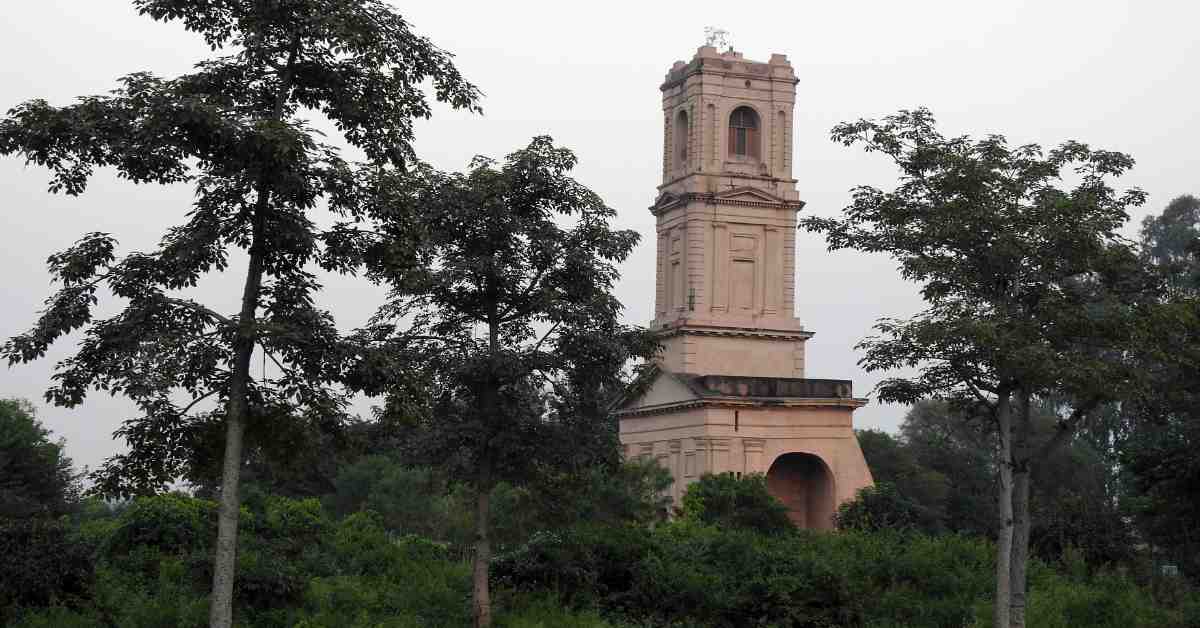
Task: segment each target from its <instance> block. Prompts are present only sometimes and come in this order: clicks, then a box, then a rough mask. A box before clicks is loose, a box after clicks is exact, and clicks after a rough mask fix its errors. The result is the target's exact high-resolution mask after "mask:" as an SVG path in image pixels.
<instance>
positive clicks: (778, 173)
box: [617, 46, 871, 528]
mask: <svg viewBox="0 0 1200 628" xmlns="http://www.w3.org/2000/svg"><path fill="white" fill-rule="evenodd" d="M796 83H797V80H796V75H795V73H794V71H793V70H792V66H791V64H790V63H789V62H788V60H787V57H785V56H784V55H779V54H775V55H771V59H770V61H768V62H766V63H762V62H756V61H749V60H746V59H744V58H743V57H742V55H741V54H740V53H737V52H734V51H732V50H730V51H728V52H725V53H719V52H718V51H717V49H716V48H714V47H712V46H704V47H702V48H700V49H699V50H698V51H697V53H696V55H695V56H694V57H693V58H692V60H691V61H690V62H687V63H685V62H683V61H677V62H676V63H675V65H674V67H672V68H671V70H670V71H669V72H668V73H667V76H666V80H665V82H664V83H663V85H662V88H661V89H662V94H663V183H662V185H661V186H659V188H658V190H659V195H658V198H657V200H656V201H655V203H654V205H653V206H652V207H651V208H650V211H651V212H652V213H653V214H654V216H655V217H656V219H657V264H656V266H657V268H656V283H657V289H656V292H655V307H654V320H653V321H652V323H651V328H652V330H653V331H655V332H657V333H658V335H659V337H660V339H661V341H662V352H661V353H660V355H659V357H658V359H657V361H656V364H655V366H654V368H652V369H650V370H649V371H648V372H647V373H646V374H645V375H644V376H643V377H642V379H641V380H639V381H638V382H636V383H635V384H634V386H633V388H632V389H631V390H630V392H629V394H628V395H627V396H626V398H625V399H624V400H623V402H622V403H621V404H620V405H619V406H618V409H617V416H618V418H619V421H620V433H621V442H622V444H623V446H624V448H625V451H626V455H627V456H646V457H653V458H655V459H657V460H658V462H659V463H660V464H661V465H662V466H664V467H665V468H667V469H669V470H670V471H671V473H672V476H673V477H674V478H675V483H674V485H673V486H672V488H671V496H672V497H673V498H674V499H675V500H676V504H678V500H679V498H680V496H682V494H683V491H684V489H685V488H686V485H687V484H689V483H690V482H693V481H695V480H696V479H698V478H699V476H700V475H701V474H703V473H721V472H731V473H735V474H738V475H740V474H742V473H755V472H757V473H764V474H766V476H767V482H768V486H769V488H770V489H771V492H772V493H773V494H775V495H776V496H777V497H779V498H780V499H781V500H782V501H783V502H784V503H785V504H787V505H788V509H789V513H790V516H791V517H792V520H793V521H794V522H795V523H796V524H797V525H800V526H801V527H809V528H829V527H831V526H832V515H833V512H834V510H835V508H836V506H837V504H839V503H841V502H842V501H845V500H848V499H852V498H853V497H854V495H855V493H856V492H857V491H858V489H859V488H862V487H864V486H868V485H870V484H871V475H870V471H869V470H868V469H867V466H866V462H865V460H864V459H863V455H862V451H861V450H860V449H859V447H858V441H857V440H856V439H855V437H854V432H853V424H852V420H851V417H852V413H853V411H854V409H855V408H858V407H861V406H862V405H863V404H865V403H866V401H865V400H863V399H857V398H855V397H854V396H853V394H852V393H851V391H852V388H851V382H849V381H846V380H824V379H806V378H805V368H806V363H805V355H804V343H805V341H807V340H808V339H809V338H811V337H812V335H813V334H812V332H810V331H807V330H805V329H804V326H803V325H801V323H800V321H799V319H798V318H796V316H795V302H796V290H795V265H796V263H795V245H796V240H795V233H796V214H797V212H798V211H800V209H801V208H802V207H803V206H804V203H803V202H802V201H800V200H799V194H798V193H797V191H796V179H794V178H793V177H792V118H793V110H794V105H795V101H796Z"/></svg>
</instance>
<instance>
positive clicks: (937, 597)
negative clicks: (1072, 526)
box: [495, 521, 990, 628]
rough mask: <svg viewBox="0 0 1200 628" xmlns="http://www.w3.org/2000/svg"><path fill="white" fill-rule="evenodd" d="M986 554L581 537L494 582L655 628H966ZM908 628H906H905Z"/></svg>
mask: <svg viewBox="0 0 1200 628" xmlns="http://www.w3.org/2000/svg"><path fill="white" fill-rule="evenodd" d="M989 551H990V548H989V546H988V545H987V544H985V543H981V542H978V541H970V540H966V539H961V538H959V537H945V538H940V539H936V540H935V539H930V538H927V537H920V536H917V537H905V536H900V535H895V534H874V535H871V534H854V533H847V534H842V535H836V536H835V535H828V534H813V533H800V532H796V533H791V534H784V535H779V534H775V535H762V534H759V533H755V532H752V531H749V530H745V529H740V530H738V529H721V528H716V527H711V526H701V525H696V524H694V523H692V522H689V521H677V522H673V523H671V524H668V525H666V526H660V527H658V528H655V529H653V530H635V529H629V528H621V527H608V528H602V527H583V528H576V529H572V530H570V531H567V532H564V533H562V534H554V535H539V536H537V537H535V538H534V539H533V540H531V541H530V542H529V543H528V544H527V545H526V546H524V547H522V548H520V549H519V550H517V551H514V552H512V553H509V554H505V555H503V556H501V557H500V558H499V559H498V560H497V563H496V567H495V571H496V573H497V577H498V580H499V582H501V583H503V584H505V585H507V586H510V587H514V588H516V589H517V590H519V591H539V590H551V591H556V592H558V593H559V595H561V597H562V599H563V600H564V601H565V602H567V603H568V604H570V605H572V606H574V607H579V608H589V607H593V606H598V607H599V608H601V609H603V610H605V611H607V612H609V613H615V614H618V615H620V616H623V617H625V618H627V619H629V620H630V621H635V622H648V623H649V625H655V626H659V625H667V624H668V623H671V622H674V623H671V625H695V626H744V625H788V626H863V625H878V624H877V622H880V621H895V622H896V623H895V624H889V625H914V626H953V627H954V628H958V627H960V626H962V625H963V623H964V619H965V618H967V617H969V616H970V614H971V612H972V611H971V608H972V605H973V604H974V603H975V601H976V600H977V599H978V598H979V597H981V596H983V595H985V594H986V591H987V586H988V583H989V577H988V571H987V569H988V566H989V564H990V561H989ZM910 622H911V623H910Z"/></svg>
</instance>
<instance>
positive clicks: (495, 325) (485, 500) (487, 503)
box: [473, 295, 500, 628]
mask: <svg viewBox="0 0 1200 628" xmlns="http://www.w3.org/2000/svg"><path fill="white" fill-rule="evenodd" d="M495 302H496V301H495V297H494V295H493V300H492V308H491V315H490V316H489V317H488V361H489V363H490V364H491V370H492V373H491V376H492V377H491V381H489V382H488V388H487V389H486V390H484V391H483V399H482V401H483V408H481V410H482V412H481V414H482V415H483V416H485V417H486V416H490V415H492V414H494V413H495V412H497V411H498V410H499V409H498V408H497V407H496V406H497V403H496V401H497V398H498V396H499V388H500V382H499V379H498V375H497V370H498V368H499V364H498V358H499V356H500V322H499V319H500V317H499V315H498V314H497V312H496V309H497V308H496V305H495ZM484 432H485V433H484V442H483V443H481V447H482V450H483V451H481V452H480V454H481V455H480V456H479V475H478V477H477V479H476V481H475V499H476V502H475V562H474V569H473V572H474V573H473V575H474V595H473V600H474V603H475V628H490V626H491V625H492V593H491V588H490V587H489V585H488V575H489V571H490V567H491V562H492V544H491V539H490V538H489V537H488V526H489V525H490V523H491V521H490V514H491V510H490V509H491V495H492V457H491V451H490V450H489V449H490V444H489V439H490V438H491V434H490V432H489V431H488V430H487V429H485V430H484Z"/></svg>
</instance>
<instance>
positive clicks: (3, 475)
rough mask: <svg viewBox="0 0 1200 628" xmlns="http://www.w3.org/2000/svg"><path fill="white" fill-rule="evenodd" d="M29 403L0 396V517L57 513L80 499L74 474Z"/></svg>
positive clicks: (61, 444) (60, 449)
mask: <svg viewBox="0 0 1200 628" xmlns="http://www.w3.org/2000/svg"><path fill="white" fill-rule="evenodd" d="M64 446H65V445H64V442H63V440H62V439H61V438H60V439H58V440H57V441H52V440H50V430H47V429H46V428H45V427H44V426H43V425H42V422H41V421H39V420H37V417H36V415H35V414H34V408H33V404H30V403H29V402H28V401H25V400H22V399H0V518H3V517H10V518H24V517H35V516H43V515H48V516H51V517H53V516H58V515H61V514H64V513H66V512H68V511H70V510H71V509H72V508H73V507H74V506H75V504H76V503H77V502H78V501H79V493H80V486H79V475H78V474H77V473H76V472H75V469H74V467H73V466H72V464H71V459H70V458H68V457H67V456H66V454H65V453H64V452H63V450H64Z"/></svg>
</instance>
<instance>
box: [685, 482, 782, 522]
mask: <svg viewBox="0 0 1200 628" xmlns="http://www.w3.org/2000/svg"><path fill="white" fill-rule="evenodd" d="M680 514H681V515H682V517H683V518H684V519H686V520H688V521H693V522H695V523H697V524H700V525H715V526H719V527H727V528H731V529H738V528H740V529H747V530H755V531H758V532H762V533H766V534H781V533H784V532H787V531H790V530H792V529H793V528H794V527H795V526H794V525H793V524H792V522H791V520H790V519H788V511H787V506H784V505H783V503H782V502H780V501H779V500H778V499H776V498H775V496H774V495H771V493H770V491H768V490H767V479H766V477H765V476H763V475H762V474H761V473H751V474H747V475H745V476H742V477H736V476H734V475H733V474H732V473H721V474H716V475H714V474H711V473H705V474H704V475H702V476H700V479H699V480H698V481H696V482H693V483H692V484H691V485H689V486H688V488H687V491H686V492H684V494H683V507H682V509H681V511H680Z"/></svg>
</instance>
